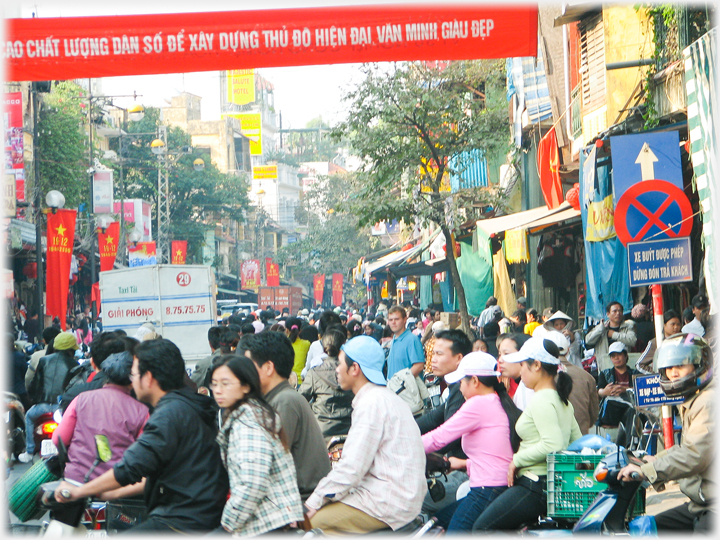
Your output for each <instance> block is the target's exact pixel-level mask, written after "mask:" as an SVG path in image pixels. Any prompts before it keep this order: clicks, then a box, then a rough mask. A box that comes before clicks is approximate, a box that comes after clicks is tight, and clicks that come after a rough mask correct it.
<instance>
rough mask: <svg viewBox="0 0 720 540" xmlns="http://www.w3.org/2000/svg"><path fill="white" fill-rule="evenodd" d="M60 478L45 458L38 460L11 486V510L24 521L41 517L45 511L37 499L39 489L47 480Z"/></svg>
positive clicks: (51, 480)
mask: <svg viewBox="0 0 720 540" xmlns="http://www.w3.org/2000/svg"><path fill="white" fill-rule="evenodd" d="M59 479H60V478H59V477H57V476H55V475H54V474H53V473H51V472H50V471H49V470H48V468H47V467H46V466H45V460H40V461H38V462H37V463H35V464H34V465H33V466H32V467H30V468H29V469H28V470H27V471H25V474H23V475H22V476H21V477H20V479H19V480H18V481H17V482H15V484H14V485H13V487H12V488H10V493H8V497H9V503H8V505H9V508H10V511H11V512H12V513H13V514H15V516H17V518H18V519H19V520H20V521H22V522H23V523H24V522H26V521H29V520H31V519H40V518H41V517H42V515H43V514H44V513H45V511H44V510H43V509H42V508H40V507H39V506H38V504H37V502H36V500H35V496H36V495H37V492H38V489H39V488H40V486H41V485H42V484H44V483H46V482H54V481H56V480H59Z"/></svg>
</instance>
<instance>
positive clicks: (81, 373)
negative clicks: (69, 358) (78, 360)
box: [63, 361, 93, 393]
mask: <svg viewBox="0 0 720 540" xmlns="http://www.w3.org/2000/svg"><path fill="white" fill-rule="evenodd" d="M92 372H93V368H92V366H91V365H90V362H89V361H88V362H83V363H82V364H78V365H77V366H75V367H74V368H72V369H71V370H70V371H68V374H67V377H66V378H65V380H66V383H65V385H64V388H63V393H65V392H67V391H68V390H70V389H71V388H73V387H74V386H77V385H79V384H83V383H86V382H87V380H88V377H89V376H90V374H91V373H92Z"/></svg>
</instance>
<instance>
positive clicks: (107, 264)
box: [98, 221, 120, 272]
mask: <svg viewBox="0 0 720 540" xmlns="http://www.w3.org/2000/svg"><path fill="white" fill-rule="evenodd" d="M118 238H120V223H118V222H117V221H113V222H112V223H111V224H110V225H109V226H108V228H107V229H105V232H103V231H102V229H101V230H99V231H98V250H99V251H100V271H101V272H105V271H106V270H112V269H113V266H115V256H116V255H117V250H118Z"/></svg>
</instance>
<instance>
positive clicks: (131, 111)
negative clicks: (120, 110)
mask: <svg viewBox="0 0 720 540" xmlns="http://www.w3.org/2000/svg"><path fill="white" fill-rule="evenodd" d="M127 111H128V118H130V120H132V121H133V122H139V121H140V120H142V119H143V118H145V107H143V106H142V105H140V104H139V103H136V104H134V105H133V106H131V107H128V110H127Z"/></svg>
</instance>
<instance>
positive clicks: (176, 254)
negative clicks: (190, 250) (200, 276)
mask: <svg viewBox="0 0 720 540" xmlns="http://www.w3.org/2000/svg"><path fill="white" fill-rule="evenodd" d="M171 251H172V263H173V264H185V260H186V259H187V240H173V241H172V248H171Z"/></svg>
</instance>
